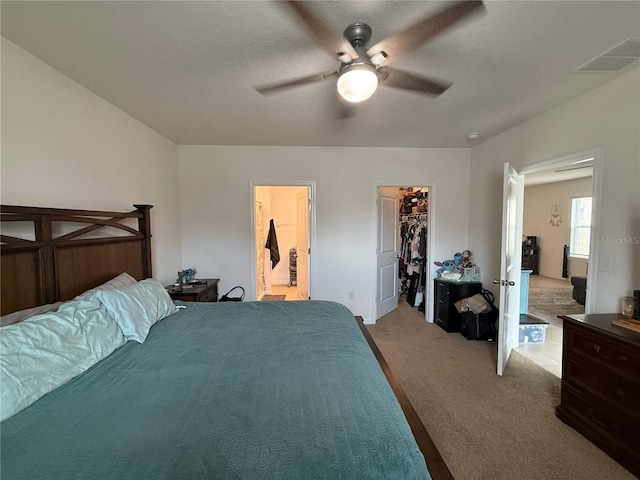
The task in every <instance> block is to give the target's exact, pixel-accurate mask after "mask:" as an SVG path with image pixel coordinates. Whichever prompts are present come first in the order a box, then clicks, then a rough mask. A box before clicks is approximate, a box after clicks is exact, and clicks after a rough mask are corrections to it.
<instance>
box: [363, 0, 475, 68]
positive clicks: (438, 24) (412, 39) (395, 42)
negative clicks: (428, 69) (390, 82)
mask: <svg viewBox="0 0 640 480" xmlns="http://www.w3.org/2000/svg"><path fill="white" fill-rule="evenodd" d="M481 11H484V4H483V3H482V1H478V0H473V1H462V2H453V3H451V4H450V5H449V6H447V7H445V8H444V9H443V10H440V11H439V12H438V13H436V14H434V15H430V16H428V17H427V18H425V19H423V20H421V21H419V22H418V23H416V24H415V25H413V26H411V27H409V28H407V29H405V30H403V31H402V32H400V33H398V34H396V35H393V36H391V37H387V38H385V39H384V40H381V41H380V42H378V43H376V44H375V45H374V46H373V47H371V48H370V49H369V50H367V55H369V57H372V56H373V55H376V54H379V53H382V52H384V53H383V55H382V56H383V57H384V59H382V60H381V63H378V64H379V65H388V64H389V63H390V62H391V61H393V60H395V59H396V58H398V57H399V56H401V55H404V54H405V53H407V52H410V51H411V50H414V49H416V48H418V47H420V46H421V45H423V44H424V43H426V42H427V41H428V40H430V39H431V38H432V37H434V36H436V35H437V34H438V33H440V32H442V31H443V30H444V29H446V28H447V27H449V26H451V25H453V24H454V23H456V22H457V21H459V20H462V19H463V18H465V17H466V16H468V15H470V14H471V13H474V12H481Z"/></svg>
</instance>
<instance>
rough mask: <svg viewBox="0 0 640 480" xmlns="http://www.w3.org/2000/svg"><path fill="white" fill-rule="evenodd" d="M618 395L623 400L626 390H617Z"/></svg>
mask: <svg viewBox="0 0 640 480" xmlns="http://www.w3.org/2000/svg"><path fill="white" fill-rule="evenodd" d="M616 393H617V394H618V396H619V397H620V398H623V397H624V390H622V389H621V388H619V389H618V390H616Z"/></svg>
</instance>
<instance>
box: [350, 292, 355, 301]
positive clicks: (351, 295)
mask: <svg viewBox="0 0 640 480" xmlns="http://www.w3.org/2000/svg"><path fill="white" fill-rule="evenodd" d="M355 298H356V294H355V292H349V300H353V299H355Z"/></svg>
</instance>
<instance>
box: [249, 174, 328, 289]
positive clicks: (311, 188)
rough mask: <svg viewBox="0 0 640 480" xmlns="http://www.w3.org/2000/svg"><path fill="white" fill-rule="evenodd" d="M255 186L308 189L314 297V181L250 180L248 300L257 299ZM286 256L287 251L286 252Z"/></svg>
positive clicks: (311, 278)
mask: <svg viewBox="0 0 640 480" xmlns="http://www.w3.org/2000/svg"><path fill="white" fill-rule="evenodd" d="M256 187H307V188H308V189H309V200H310V210H309V249H310V250H311V254H310V259H309V296H310V297H311V298H314V295H315V294H314V286H315V284H316V282H315V279H316V268H317V267H316V257H317V255H316V182H314V181H299V182H274V181H262V182H260V181H251V182H250V183H249V200H250V201H249V210H250V211H249V222H250V223H249V225H250V226H251V265H250V268H251V276H250V277H249V278H251V282H250V283H251V287H250V289H249V291H248V292H247V294H248V297H249V300H257V291H256V268H257V265H256V255H257V254H258V252H257V251H256V241H257V239H256V222H255V203H256V199H255V196H256ZM287 258H288V253H287Z"/></svg>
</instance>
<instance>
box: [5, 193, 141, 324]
mask: <svg viewBox="0 0 640 480" xmlns="http://www.w3.org/2000/svg"><path fill="white" fill-rule="evenodd" d="M134 207H135V208H136V209H135V210H134V211H132V212H128V213H122V212H104V211H93V210H69V209H62V208H38V207H19V206H11V205H0V221H1V224H2V230H1V231H0V242H1V244H0V254H1V255H0V275H1V281H2V283H1V284H0V288H1V293H2V297H1V299H2V300H1V305H2V313H1V314H2V315H6V314H8V313H12V312H15V311H18V310H23V309H26V308H31V307H36V306H39V305H44V304H47V303H54V302H58V301H66V300H70V299H72V298H74V297H75V296H76V295H78V294H80V293H82V292H84V291H85V290H88V289H89V288H92V287H95V286H97V285H100V284H102V283H104V282H106V281H108V280H110V279H111V278H113V277H115V276H116V275H119V274H120V273H122V272H127V273H129V274H130V275H132V276H133V277H135V278H136V279H137V280H142V279H144V278H148V277H151V222H150V218H149V210H150V209H151V208H152V205H134ZM129 219H137V225H136V222H135V220H134V221H133V226H132V225H131V224H132V221H131V220H129ZM123 222H124V223H123ZM127 223H129V224H130V225H127ZM114 229H115V230H114ZM105 230H107V232H105ZM15 232H19V234H18V233H15ZM25 237H28V238H25Z"/></svg>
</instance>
